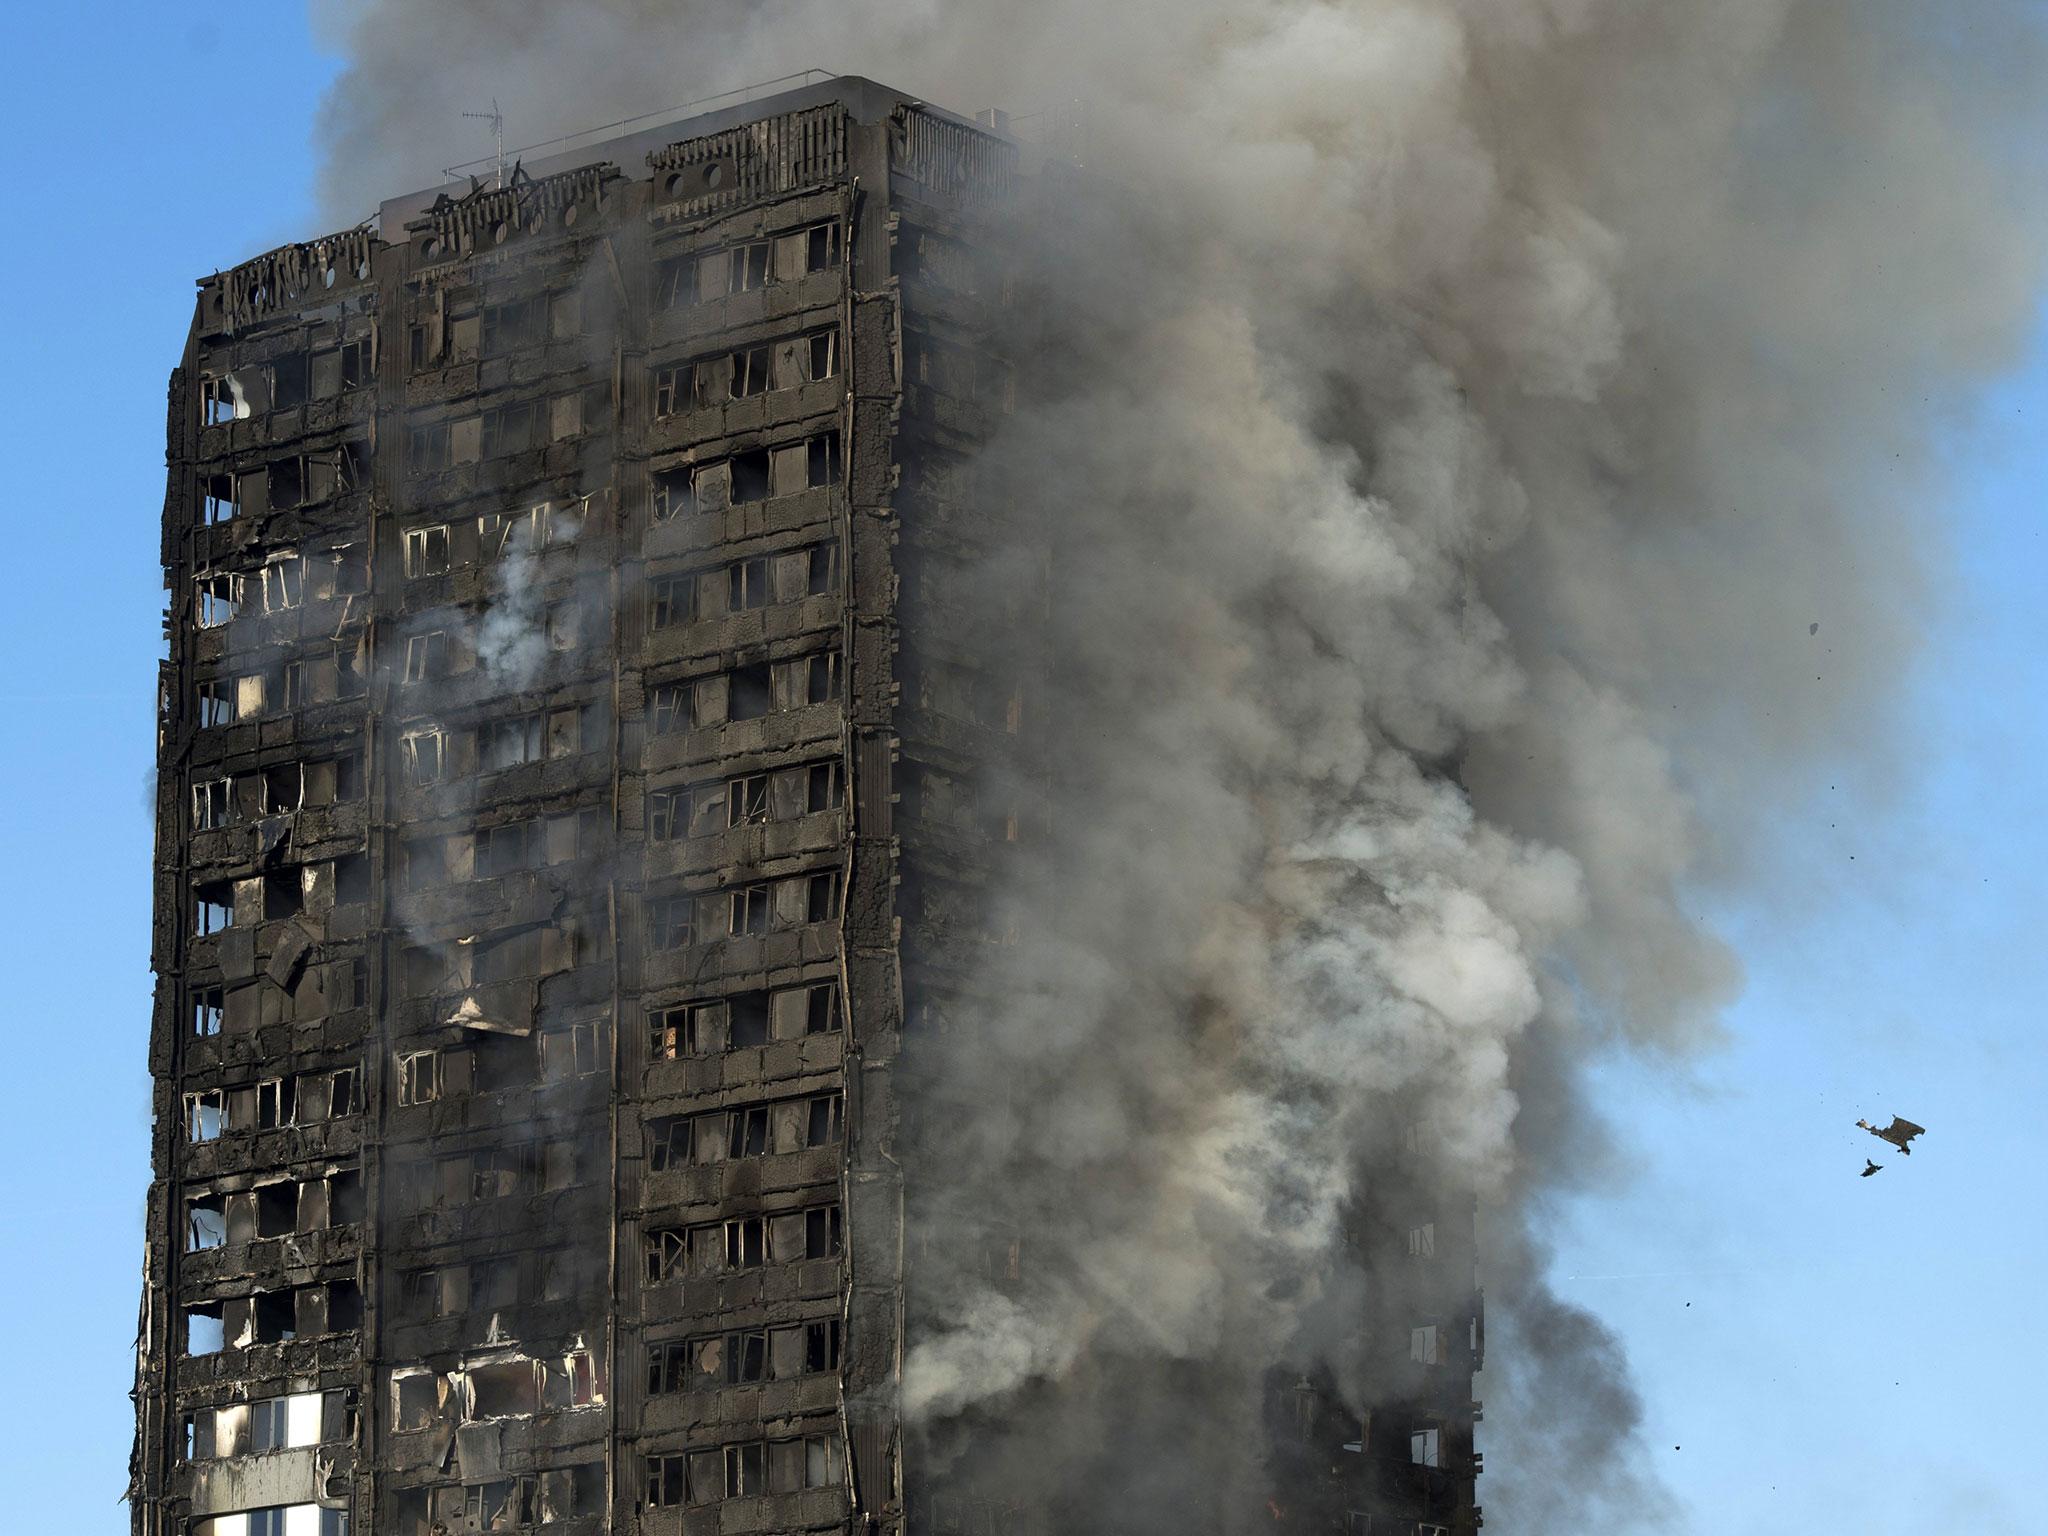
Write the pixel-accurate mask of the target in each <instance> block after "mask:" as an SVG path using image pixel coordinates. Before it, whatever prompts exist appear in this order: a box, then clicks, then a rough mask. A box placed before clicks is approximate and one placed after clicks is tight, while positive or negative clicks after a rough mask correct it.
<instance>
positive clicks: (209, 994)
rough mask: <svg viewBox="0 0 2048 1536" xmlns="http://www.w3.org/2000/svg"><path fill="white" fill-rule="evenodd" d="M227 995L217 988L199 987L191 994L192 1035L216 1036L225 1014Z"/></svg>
mask: <svg viewBox="0 0 2048 1536" xmlns="http://www.w3.org/2000/svg"><path fill="white" fill-rule="evenodd" d="M226 1000H227V994H226V993H225V992H223V991H222V990H221V989H220V988H219V987H200V988H197V989H196V990H195V991H194V992H193V993H192V1033H193V1034H195V1035H217V1034H219V1033H220V1021H221V1019H222V1017H223V1016H224V1015H225V1014H226V1012H227V1008H226Z"/></svg>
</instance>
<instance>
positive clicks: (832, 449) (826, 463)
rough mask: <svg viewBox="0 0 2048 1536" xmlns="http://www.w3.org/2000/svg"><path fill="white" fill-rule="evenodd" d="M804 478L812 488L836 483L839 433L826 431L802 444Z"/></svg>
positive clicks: (837, 476) (837, 477)
mask: <svg viewBox="0 0 2048 1536" xmlns="http://www.w3.org/2000/svg"><path fill="white" fill-rule="evenodd" d="M804 459H805V480H804V483H805V484H806V485H808V486H810V487H812V488H813V489H815V488H817V487H818V486H821V485H837V484H838V483H839V479H840V469H839V434H838V433H837V432H826V433H823V434H821V435H820V436H817V437H814V438H812V439H810V441H809V442H807V443H806V444H805V445H804Z"/></svg>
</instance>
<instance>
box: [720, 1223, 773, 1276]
mask: <svg viewBox="0 0 2048 1536" xmlns="http://www.w3.org/2000/svg"><path fill="white" fill-rule="evenodd" d="M724 1235H725V1267H726V1268H727V1269H756V1268H759V1267H760V1266H761V1265H762V1264H763V1263H765V1262H767V1256H768V1224H767V1222H766V1221H765V1220H764V1219H763V1218H762V1217H759V1216H742V1217H740V1218H739V1219H738V1220H736V1221H728V1222H726V1223H724Z"/></svg>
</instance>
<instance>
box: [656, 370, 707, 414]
mask: <svg viewBox="0 0 2048 1536" xmlns="http://www.w3.org/2000/svg"><path fill="white" fill-rule="evenodd" d="M697 368H698V365H697V364H695V363H671V364H669V366H668V367H666V368H657V369H655V371H654V414H655V415H656V416H675V415H678V414H680V413H681V412H683V411H688V410H694V409H695V408H696V405H697Z"/></svg>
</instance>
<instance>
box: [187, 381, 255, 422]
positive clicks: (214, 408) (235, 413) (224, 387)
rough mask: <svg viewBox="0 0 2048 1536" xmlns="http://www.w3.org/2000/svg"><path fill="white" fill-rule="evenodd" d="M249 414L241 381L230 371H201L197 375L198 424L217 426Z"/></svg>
mask: <svg viewBox="0 0 2048 1536" xmlns="http://www.w3.org/2000/svg"><path fill="white" fill-rule="evenodd" d="M248 414H249V402H248V400H247V398H246V397H245V396H244V395H243V393H242V385H241V381H240V380H239V379H237V378H236V377H235V376H234V375H233V374H231V373H202V374H201V375H200V376H199V424H200V425H201V426H203V427H217V426H220V425H222V424H223V423H225V422H230V421H239V420H241V419H242V418H243V417H245V416H247V415H248Z"/></svg>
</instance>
